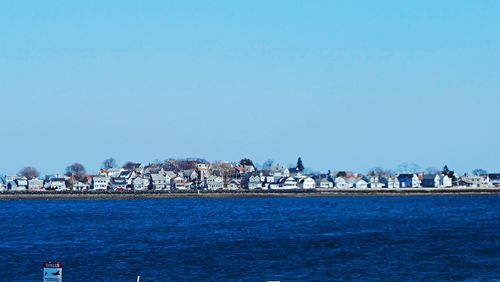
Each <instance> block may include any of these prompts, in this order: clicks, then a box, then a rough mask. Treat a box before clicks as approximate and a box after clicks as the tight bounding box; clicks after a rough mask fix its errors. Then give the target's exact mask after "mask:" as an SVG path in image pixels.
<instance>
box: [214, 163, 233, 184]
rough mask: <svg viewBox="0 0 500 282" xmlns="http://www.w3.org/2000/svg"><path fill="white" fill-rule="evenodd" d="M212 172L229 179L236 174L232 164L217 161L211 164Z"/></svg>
mask: <svg viewBox="0 0 500 282" xmlns="http://www.w3.org/2000/svg"><path fill="white" fill-rule="evenodd" d="M210 170H211V173H212V174H214V175H217V176H220V177H222V178H224V180H228V179H229V178H231V177H233V176H234V175H235V170H234V167H233V165H232V164H230V163H228V162H222V161H216V162H214V163H212V164H211V166H210Z"/></svg>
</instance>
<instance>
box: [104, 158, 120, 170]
mask: <svg viewBox="0 0 500 282" xmlns="http://www.w3.org/2000/svg"><path fill="white" fill-rule="evenodd" d="M117 166H118V164H117V163H116V160H115V159H114V158H109V159H107V160H105V161H104V162H103V163H102V168H104V169H110V168H114V167H117Z"/></svg>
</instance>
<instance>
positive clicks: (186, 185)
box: [170, 175, 191, 190]
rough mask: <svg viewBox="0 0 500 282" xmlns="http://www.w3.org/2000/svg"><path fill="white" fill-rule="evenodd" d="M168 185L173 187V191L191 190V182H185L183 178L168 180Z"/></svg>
mask: <svg viewBox="0 0 500 282" xmlns="http://www.w3.org/2000/svg"><path fill="white" fill-rule="evenodd" d="M170 183H171V184H170V185H171V187H174V188H175V189H178V190H189V189H191V182H189V181H186V180H185V179H184V177H181V176H180V175H179V176H176V177H175V178H173V179H172V180H170Z"/></svg>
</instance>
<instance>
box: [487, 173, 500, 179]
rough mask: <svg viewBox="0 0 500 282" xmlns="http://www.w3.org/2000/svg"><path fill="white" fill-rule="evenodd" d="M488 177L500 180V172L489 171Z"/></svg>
mask: <svg viewBox="0 0 500 282" xmlns="http://www.w3.org/2000/svg"><path fill="white" fill-rule="evenodd" d="M488 177H489V178H490V180H500V173H489V174H488Z"/></svg>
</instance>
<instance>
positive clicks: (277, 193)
mask: <svg viewBox="0 0 500 282" xmlns="http://www.w3.org/2000/svg"><path fill="white" fill-rule="evenodd" d="M422 195H428V196H432V195H500V188H403V189H388V188H382V189H325V190H320V189H311V190H272V191H269V190H259V191H255V190H253V191H248V190H237V191H200V192H196V191H193V192H185V191H183V192H176V191H168V192H156V191H155V192H153V191H141V192H138V191H135V192H134V191H121V192H117V191H109V192H94V191H50V192H48V191H45V192H41V191H38V192H0V200H139V199H182V198H273V197H346V196H422Z"/></svg>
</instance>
